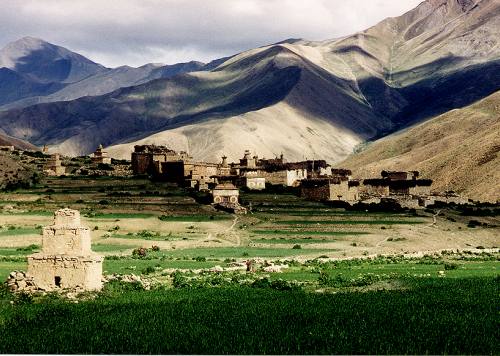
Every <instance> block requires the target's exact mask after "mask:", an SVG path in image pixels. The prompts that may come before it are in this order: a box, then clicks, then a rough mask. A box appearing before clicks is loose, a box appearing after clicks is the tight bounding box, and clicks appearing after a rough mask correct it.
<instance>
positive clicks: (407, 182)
mask: <svg viewBox="0 0 500 356" xmlns="http://www.w3.org/2000/svg"><path fill="white" fill-rule="evenodd" d="M381 176H382V178H375V179H365V180H363V186H362V189H361V192H362V194H365V195H372V196H379V197H387V196H391V195H408V196H409V195H411V196H429V195H430V194H431V185H432V180H431V179H418V176H419V172H417V171H410V172H394V171H382V172H381Z"/></svg>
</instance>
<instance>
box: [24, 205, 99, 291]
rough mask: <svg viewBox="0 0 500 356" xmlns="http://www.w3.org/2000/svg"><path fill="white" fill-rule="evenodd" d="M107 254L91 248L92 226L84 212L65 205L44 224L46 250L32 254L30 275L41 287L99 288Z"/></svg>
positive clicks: (29, 259) (43, 246)
mask: <svg viewBox="0 0 500 356" xmlns="http://www.w3.org/2000/svg"><path fill="white" fill-rule="evenodd" d="M102 261H103V257H102V256H101V255H98V254H96V253H94V252H93V251H92V250H91V239H90V229H89V228H87V227H84V226H82V225H81V223H80V212H78V211H77V210H71V209H61V210H58V211H56V212H55V214H54V223H53V224H52V225H50V226H46V227H44V228H43V233H42V251H41V252H39V253H35V254H32V255H30V256H28V272H27V275H28V276H29V277H30V278H32V279H33V282H34V284H35V285H36V287H37V288H38V289H42V290H47V291H50V290H57V289H79V290H99V289H101V287H102V281H101V278H102Z"/></svg>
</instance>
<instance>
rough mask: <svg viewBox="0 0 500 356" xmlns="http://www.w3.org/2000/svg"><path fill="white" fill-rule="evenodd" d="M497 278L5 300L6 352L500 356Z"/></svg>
mask: <svg viewBox="0 0 500 356" xmlns="http://www.w3.org/2000/svg"><path fill="white" fill-rule="evenodd" d="M498 282H499V281H498V278H496V279H494V278H474V279H430V280H412V279H409V280H406V281H405V289H403V290H381V291H367V292H346V293H338V294H318V293H305V292H303V291H300V290H297V291H293V290H291V291H290V290H289V291H279V290H273V289H270V288H255V287H254V288H251V287H239V288H225V287H221V288H208V289H207V288H204V289H195V290H193V289H180V290H175V289H174V290H171V289H169V290H152V291H142V290H133V289H134V287H133V285H127V286H123V285H119V284H111V285H109V286H108V288H107V289H106V290H105V291H103V292H102V293H101V294H100V295H99V296H98V297H97V298H96V299H94V300H89V301H80V302H79V303H78V304H75V303H72V302H66V301H62V300H60V299H58V298H54V297H50V296H48V297H45V299H43V300H41V301H31V300H29V299H26V298H25V299H19V300H17V301H16V303H15V304H14V305H10V303H9V297H8V296H6V295H4V296H3V297H2V298H1V299H0V333H1V335H2V342H1V343H0V352H2V353H67V354H71V353H109V354H114V353H131V354H135V353H140V354H151V353H152V354H168V353H181V354H227V353H229V354H498V353H499V352H500V348H499V346H498V345H499V343H498V313H497V312H498V310H497V303H496V301H497V298H498V287H499V286H498Z"/></svg>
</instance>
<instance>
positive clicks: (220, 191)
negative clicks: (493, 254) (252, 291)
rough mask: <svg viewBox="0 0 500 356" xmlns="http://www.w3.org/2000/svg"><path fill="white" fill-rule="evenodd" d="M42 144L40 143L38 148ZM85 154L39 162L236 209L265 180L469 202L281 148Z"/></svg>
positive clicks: (309, 194) (320, 194)
mask: <svg viewBox="0 0 500 356" xmlns="http://www.w3.org/2000/svg"><path fill="white" fill-rule="evenodd" d="M4 149H5V148H4ZM12 149H13V148H12ZM47 150H48V148H47V147H44V151H43V152H47ZM89 159H90V163H91V165H90V166H87V167H86V168H80V169H75V168H74V169H73V171H72V172H68V169H67V167H65V166H64V165H63V164H62V161H61V158H60V155H59V154H58V153H54V154H51V155H50V158H49V159H48V160H47V162H46V163H45V164H43V166H42V167H43V171H44V173H45V174H47V175H49V176H62V175H66V176H67V175H71V174H90V173H89V171H90V172H93V173H94V174H98V175H99V174H103V175H129V176H130V175H132V176H144V175H147V176H149V177H150V178H151V179H152V180H154V181H158V182H166V183H173V184H176V185H177V186H179V187H182V188H187V189H191V190H194V191H203V192H209V193H210V194H211V197H212V199H211V200H212V201H211V203H212V204H214V205H216V206H218V207H220V208H222V209H226V210H228V211H231V212H237V213H245V211H246V209H245V208H244V207H242V206H241V205H240V204H239V194H240V190H241V189H245V190H249V191H264V190H266V187H267V188H269V187H271V186H282V187H291V188H296V189H297V191H298V192H299V194H300V196H301V197H304V198H305V199H307V200H313V201H330V202H335V201H337V202H344V203H347V204H351V205H352V204H356V203H365V204H379V203H381V202H395V203H397V204H399V205H400V206H401V207H404V208H413V209H423V208H425V207H427V206H429V205H432V204H435V203H436V202H441V203H444V204H448V203H454V204H467V203H468V202H469V200H468V199H467V198H466V197H463V196H460V195H458V194H456V193H454V192H453V191H448V192H437V191H434V190H433V189H432V179H422V178H420V177H419V172H417V171H410V172H398V171H382V172H380V177H379V178H366V179H353V178H352V172H351V170H349V169H343V168H334V167H332V166H331V165H330V164H328V163H327V162H326V161H325V160H306V161H301V162H288V161H287V160H286V158H285V157H284V155H283V154H282V155H280V156H279V157H275V158H272V159H265V158H259V157H258V156H257V155H253V154H252V153H251V152H250V151H249V150H246V151H245V152H244V153H243V154H242V158H241V159H240V160H239V162H231V163H229V162H228V161H227V157H226V156H223V157H221V160H220V162H218V163H212V162H200V161H196V160H194V159H193V157H191V156H190V155H189V154H188V153H187V152H176V151H174V150H171V149H169V148H168V147H165V146H156V145H137V146H135V147H134V151H133V152H131V160H130V165H127V163H126V162H124V161H118V162H117V163H116V164H112V161H113V162H114V161H116V160H112V158H111V157H109V156H108V153H107V152H106V151H105V149H104V148H103V146H102V145H100V146H99V147H98V148H97V149H96V150H95V152H94V153H93V154H92V155H91V156H90V157H89Z"/></svg>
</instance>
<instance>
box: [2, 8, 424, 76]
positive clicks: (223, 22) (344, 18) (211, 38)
mask: <svg viewBox="0 0 500 356" xmlns="http://www.w3.org/2000/svg"><path fill="white" fill-rule="evenodd" d="M0 2H1V3H2V11H1V12H0V46H3V45H4V44H6V43H7V42H9V41H13V40H16V39H18V38H20V37H23V36H27V35H30V36H34V37H40V38H42V39H44V40H47V41H49V42H52V43H55V44H59V45H62V46H65V47H67V48H69V49H71V50H74V51H76V52H79V53H82V54H84V55H86V56H88V57H89V58H91V59H92V60H94V61H97V62H100V63H102V64H104V65H107V66H118V65H123V64H128V65H135V66H137V65H142V64H144V63H146V62H164V63H174V62H179V61H189V60H201V61H208V60H211V59H214V58H217V57H222V56H226V55H230V54H234V53H237V52H240V51H242V50H245V49H249V48H253V47H258V46H262V45H265V44H269V43H273V42H278V41H281V40H284V39H287V38H306V39H311V40H322V39H329V38H335V37H339V36H343V35H347V34H350V33H353V32H356V31H360V30H363V29H365V28H367V27H370V26H372V25H374V24H376V23H377V22H378V21H380V20H382V19H384V18H386V17H389V16H398V15H401V14H402V13H404V12H405V11H408V10H410V9H411V8H413V7H415V6H416V5H418V3H419V2H420V0H349V1H346V0H307V1H306V0H71V1H68V0H12V1H8V0H1V1H0Z"/></svg>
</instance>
